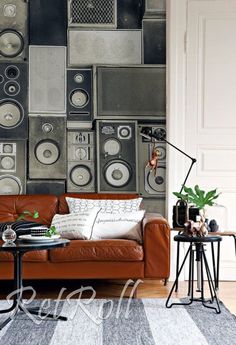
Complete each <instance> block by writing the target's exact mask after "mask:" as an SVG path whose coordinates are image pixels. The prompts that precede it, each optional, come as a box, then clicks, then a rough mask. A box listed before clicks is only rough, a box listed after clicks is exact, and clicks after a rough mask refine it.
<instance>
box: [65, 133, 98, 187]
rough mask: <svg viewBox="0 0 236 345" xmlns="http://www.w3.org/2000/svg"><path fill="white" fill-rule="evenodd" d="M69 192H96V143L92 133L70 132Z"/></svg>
mask: <svg viewBox="0 0 236 345" xmlns="http://www.w3.org/2000/svg"><path fill="white" fill-rule="evenodd" d="M67 138H68V173H67V192H78V193H79V192H95V161H94V160H95V142H94V132H92V131H78V130H70V131H68V137H67Z"/></svg>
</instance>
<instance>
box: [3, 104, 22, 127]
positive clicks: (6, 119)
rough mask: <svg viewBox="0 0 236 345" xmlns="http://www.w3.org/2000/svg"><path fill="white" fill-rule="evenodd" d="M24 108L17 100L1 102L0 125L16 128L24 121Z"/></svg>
mask: <svg viewBox="0 0 236 345" xmlns="http://www.w3.org/2000/svg"><path fill="white" fill-rule="evenodd" d="M22 119H23V116H22V110H21V108H20V105H19V104H18V103H15V102H3V103H1V104H0V126H1V127H5V128H14V127H16V126H18V125H19V124H20V122H21V121H22Z"/></svg>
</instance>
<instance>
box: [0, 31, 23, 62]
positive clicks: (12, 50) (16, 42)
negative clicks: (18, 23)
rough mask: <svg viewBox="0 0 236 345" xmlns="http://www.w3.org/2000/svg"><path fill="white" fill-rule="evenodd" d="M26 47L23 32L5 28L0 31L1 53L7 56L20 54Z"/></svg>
mask: <svg viewBox="0 0 236 345" xmlns="http://www.w3.org/2000/svg"><path fill="white" fill-rule="evenodd" d="M23 47H24V40H23V37H22V36H21V34H20V33H19V32H17V31H14V30H4V31H2V32H1V33H0V54H2V55H3V56H5V57H9V58H11V57H15V56H17V55H19V54H20V53H21V52H22V50H23Z"/></svg>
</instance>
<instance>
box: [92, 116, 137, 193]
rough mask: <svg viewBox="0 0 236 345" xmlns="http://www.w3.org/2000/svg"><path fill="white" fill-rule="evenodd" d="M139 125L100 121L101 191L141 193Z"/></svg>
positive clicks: (98, 128)
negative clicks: (139, 178) (139, 179)
mask: <svg viewBox="0 0 236 345" xmlns="http://www.w3.org/2000/svg"><path fill="white" fill-rule="evenodd" d="M136 139H137V123H136V122H135V121H121V122H120V121H97V161H98V174H97V177H98V191H99V192H121V193H125V192H136V191H137V167H136V164H137V149H136V145H137V142H136Z"/></svg>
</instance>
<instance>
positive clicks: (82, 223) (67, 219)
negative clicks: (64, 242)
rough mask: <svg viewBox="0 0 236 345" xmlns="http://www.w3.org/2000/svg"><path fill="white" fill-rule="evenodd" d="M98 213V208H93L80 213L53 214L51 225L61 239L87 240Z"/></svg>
mask: <svg viewBox="0 0 236 345" xmlns="http://www.w3.org/2000/svg"><path fill="white" fill-rule="evenodd" d="M99 211H100V208H99V207H94V208H93V209H92V210H86V211H84V212H80V213H70V214H55V216H54V217H53V219H52V224H51V225H52V226H55V228H56V230H57V232H58V233H59V234H60V235H61V237H63V238H67V239H69V240H78V239H85V240H89V239H90V238H91V235H92V230H93V226H94V223H95V220H96V217H97V215H98V212H99Z"/></svg>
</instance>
